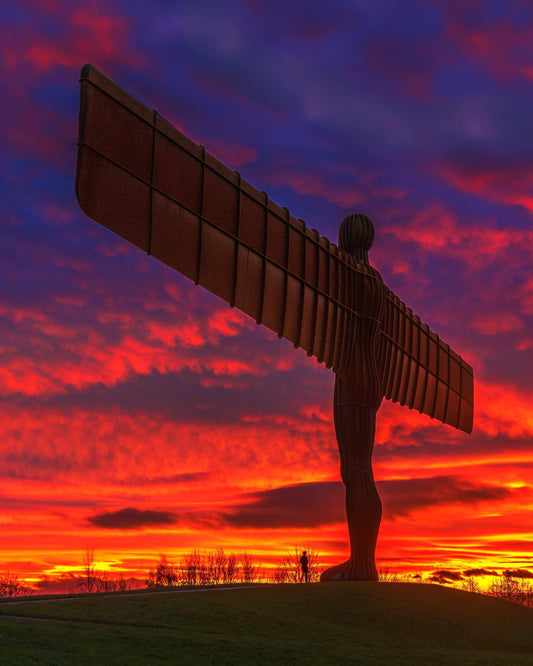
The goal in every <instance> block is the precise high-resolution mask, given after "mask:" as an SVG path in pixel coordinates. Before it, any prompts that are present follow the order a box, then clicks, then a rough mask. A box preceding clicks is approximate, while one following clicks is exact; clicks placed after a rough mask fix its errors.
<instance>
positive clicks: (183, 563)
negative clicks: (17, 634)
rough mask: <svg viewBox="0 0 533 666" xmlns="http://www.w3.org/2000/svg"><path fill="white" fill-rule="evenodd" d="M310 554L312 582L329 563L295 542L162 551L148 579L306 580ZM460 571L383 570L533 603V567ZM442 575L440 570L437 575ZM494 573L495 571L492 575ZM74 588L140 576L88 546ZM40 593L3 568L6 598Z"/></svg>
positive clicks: (97, 587)
mask: <svg viewBox="0 0 533 666" xmlns="http://www.w3.org/2000/svg"><path fill="white" fill-rule="evenodd" d="M304 550H305V551H306V553H307V558H308V576H307V579H308V582H310V583H317V582H319V581H320V574H321V572H322V570H323V569H324V567H323V566H322V565H321V564H320V556H319V554H318V552H317V551H316V550H315V549H314V548H312V547H311V546H309V545H308V546H306V548H301V547H299V546H295V547H294V549H293V550H292V551H291V552H287V553H286V554H285V555H284V556H282V557H281V558H280V559H279V561H278V562H277V564H276V565H275V566H274V567H272V566H269V567H263V566H262V565H261V564H259V563H258V562H257V561H256V559H255V557H254V555H253V554H252V553H249V552H244V553H226V552H225V551H224V550H223V549H222V548H219V549H218V550H213V551H209V550H208V551H201V550H197V549H194V550H191V551H189V552H187V553H185V554H184V555H182V556H181V558H180V559H179V561H177V562H176V563H174V562H171V561H170V560H169V558H168V557H167V556H166V555H164V554H161V555H160V556H159V560H158V561H157V563H156V564H155V565H154V566H153V567H152V568H151V569H149V571H148V572H147V575H146V579H145V580H144V581H143V582H144V585H145V586H146V587H148V588H152V589H154V588H155V589H157V588H174V587H180V586H187V587H197V586H203V585H231V584H234V583H242V584H250V583H258V582H262V583H274V584H276V583H278V584H279V583H303V582H305V579H304V576H303V573H302V569H301V564H300V558H301V556H302V553H303V551H304ZM465 573H467V574H468V576H467V577H466V578H465V577H463V576H462V575H461V574H460V573H457V572H455V573H454V572H449V571H440V572H433V573H432V574H428V575H427V576H426V577H423V576H421V575H419V574H415V575H407V574H396V573H390V572H389V571H387V570H385V571H383V570H382V571H381V572H380V581H381V582H384V583H396V582H414V581H416V582H418V583H433V584H435V583H436V584H441V585H443V584H454V585H455V586H456V587H460V588H461V589H463V590H465V591H467V592H473V593H477V594H486V595H489V596H493V597H498V598H501V599H506V600H507V601H512V602H514V603H518V604H522V605H524V606H529V607H533V582H532V578H533V574H531V572H529V571H527V570H517V571H511V570H505V571H503V572H502V573H500V574H499V573H497V572H496V571H491V572H487V571H486V570H484V569H479V570H477V569H473V570H470V571H468V572H465ZM436 574H438V575H436ZM489 574H490V575H489ZM486 578H489V579H490V580H491V582H490V584H489V585H488V586H484V587H482V585H481V584H480V582H479V580H480V579H486ZM64 580H65V583H66V587H67V588H68V591H69V593H72V594H74V593H78V594H79V593H89V594H90V593H96V592H121V591H125V590H129V589H131V588H132V580H133V582H134V583H136V584H134V585H133V587H138V585H139V581H138V580H135V579H130V580H127V579H126V578H125V577H124V575H123V574H120V575H119V576H118V577H116V576H115V577H113V576H112V575H111V574H110V573H109V572H108V571H103V570H101V569H99V568H98V567H97V565H96V562H95V555H94V550H93V549H90V548H88V549H87V550H86V551H85V553H84V555H83V560H82V566H81V567H80V568H79V569H78V570H77V571H76V572H71V573H67V574H65V575H64ZM33 593H34V590H33V589H32V587H30V586H29V585H28V584H27V583H26V582H25V581H24V580H23V579H21V577H20V576H18V575H17V574H13V573H10V572H4V573H0V597H4V598H5V597H20V596H28V595H31V594H33Z"/></svg>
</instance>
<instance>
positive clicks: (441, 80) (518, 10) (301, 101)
mask: <svg viewBox="0 0 533 666" xmlns="http://www.w3.org/2000/svg"><path fill="white" fill-rule="evenodd" d="M0 26H1V27H0V31H1V39H0V52H1V56H2V66H1V68H0V77H1V84H2V90H3V93H2V102H1V106H0V113H1V116H0V118H1V122H0V132H1V136H0V170H1V171H0V173H1V178H0V188H1V201H2V207H1V212H0V216H1V220H2V223H1V239H2V242H1V244H0V253H1V255H2V258H1V262H0V282H1V285H2V288H1V290H0V413H1V418H0V461H1V464H0V474H1V484H0V522H1V524H2V529H1V532H0V571H11V572H17V573H19V574H20V575H22V576H23V577H26V578H27V579H28V580H30V581H33V582H34V583H36V584H37V581H39V580H41V579H43V580H44V582H40V583H39V585H40V589H43V590H44V589H52V588H53V585H54V581H57V580H59V579H60V577H61V576H62V575H63V574H64V573H65V572H67V571H71V570H72V569H73V568H75V567H76V566H78V565H80V564H81V561H82V554H83V553H84V551H85V549H86V548H91V549H94V550H95V558H96V560H97V562H99V563H100V566H102V567H103V568H106V569H108V570H109V571H111V572H115V573H116V572H119V571H124V572H126V573H127V574H131V575H136V576H138V577H141V578H142V576H143V571H146V570H147V569H148V568H149V567H150V566H152V565H153V563H154V562H155V561H157V559H158V557H159V554H160V553H165V554H166V555H167V556H168V557H169V558H170V559H174V560H177V559H179V557H180V555H181V554H182V553H184V552H187V551H190V550H191V549H193V548H198V549H201V550H213V549H216V548H224V549H225V550H226V551H227V552H243V551H248V552H251V553H254V556H255V558H256V561H257V562H258V563H260V564H263V565H264V566H274V565H275V564H276V562H277V561H279V559H280V557H281V556H283V554H284V553H286V552H287V551H290V550H292V549H293V548H294V546H298V547H306V546H311V547H312V548H313V549H315V550H317V551H318V553H319V559H320V561H321V562H322V563H324V564H334V563H338V562H340V561H343V560H344V559H345V558H346V557H347V555H348V553H349V547H348V535H347V528H346V524H345V515H344V497H343V493H344V490H343V486H342V484H341V482H340V472H339V456H338V450H337V446H336V440H335V434H334V428H333V414H332V411H333V410H332V399H333V382H334V375H333V373H332V372H331V371H330V370H328V369H326V368H325V367H324V366H321V365H319V364H318V363H317V362H316V361H315V360H314V359H313V358H308V357H307V356H306V354H305V352H303V351H302V350H295V349H294V348H293V346H292V344H290V343H289V342H287V341H284V340H281V339H278V338H277V337H276V336H275V335H274V334H273V333H271V332H269V331H268V330H266V329H264V328H262V327H258V326H256V324H255V323H254V322H253V321H252V320H251V319H250V318H249V317H247V316H246V315H243V314H241V313H239V312H238V311H237V310H234V309H230V308H228V307H227V305H226V304H225V303H224V302H223V301H221V300H218V299H217V298H216V297H214V296H212V295H211V294H209V293H207V292H205V291H204V290H202V289H201V288H200V287H195V286H194V285H193V284H192V283H191V282H190V281H189V280H187V279H186V278H184V277H182V276H180V275H179V274H177V273H176V272H174V271H172V270H171V269H170V268H168V267H166V266H164V265H163V264H161V263H159V262H157V261H156V260H155V259H153V258H151V257H147V256H145V255H144V254H143V253H142V252H141V251H140V250H138V249H136V248H135V247H133V246H131V245H128V244H127V243H126V242H125V241H123V240H121V239H120V238H118V237H117V236H115V235H114V234H112V233H111V232H110V231H108V230H106V229H104V228H103V227H101V226H100V225H98V224H97V223H96V222H94V221H92V220H90V219H89V218H87V217H86V216H85V215H84V214H83V213H82V212H81V210H80V209H79V207H78V205H77V202H76V199H75V194H74V177H75V164H76V150H77V148H76V141H77V110H78V96H79V87H78V80H79V72H80V69H81V67H82V65H83V64H85V63H91V64H93V65H94V66H96V67H97V68H99V69H100V70H102V71H103V72H104V73H105V74H106V75H107V76H109V77H110V78H112V79H113V80H115V81H117V82H118V83H120V85H122V86H123V87H125V88H126V89H127V90H128V91H129V92H131V93H132V94H134V95H135V96H137V97H138V98H139V99H140V100H141V101H142V102H143V103H145V104H147V105H148V106H150V107H153V108H155V109H157V111H158V112H159V113H160V114H161V115H162V116H163V117H165V118H166V119H167V120H168V121H170V122H171V123H172V124H174V125H175V126H176V127H178V128H179V129H180V130H181V131H182V132H184V133H185V134H187V135H188V136H190V137H191V138H192V139H194V140H195V141H196V142H198V143H200V144H202V145H204V146H205V147H206V149H207V150H208V151H209V152H211V153H212V154H214V155H215V156H216V157H217V158H218V159H220V160H221V161H223V162H225V163H226V164H228V165H229V166H230V167H231V168H233V169H236V170H238V171H239V172H240V173H241V175H242V176H243V178H245V179H246V180H247V181H249V182H250V183H252V184H253V185H254V186H255V187H257V188H258V189H260V190H265V191H266V192H267V193H268V195H269V197H270V198H271V199H273V200H274V201H275V202H276V203H278V204H279V205H283V206H287V207H288V208H289V209H290V211H291V213H292V214H293V215H294V216H295V217H299V218H302V219H304V220H305V222H306V224H307V226H308V227H311V228H314V229H317V230H318V231H319V232H320V234H321V235H324V236H327V237H328V238H329V239H330V240H332V241H334V242H336V240H337V230H338V227H339V224H340V222H341V220H342V219H343V218H344V217H345V216H346V215H348V214H350V213H354V212H360V213H364V214H366V215H368V216H369V217H370V218H372V220H373V221H374V225H375V228H376V241H375V244H374V248H373V249H372V251H371V253H370V260H371V262H372V263H373V265H374V266H375V267H376V268H377V269H378V270H379V271H380V272H381V274H382V276H383V278H384V280H385V282H386V284H387V285H388V286H389V287H390V288H391V289H393V290H394V291H395V292H396V293H397V294H398V296H399V297H400V298H401V299H402V300H403V301H404V302H406V303H407V304H408V305H409V307H411V308H412V309H413V310H414V312H415V313H416V314H418V315H419V316H420V317H421V319H422V320H423V321H424V322H426V323H428V324H429V325H430V327H431V328H432V330H434V331H435V332H437V333H438V334H439V336H440V337H441V338H442V339H443V340H445V341H446V342H447V343H448V344H449V345H450V346H451V347H452V348H453V349H454V350H455V351H456V352H458V353H459V354H460V355H461V356H462V357H463V358H464V359H465V360H466V361H467V362H468V363H470V364H471V365H472V366H473V368H474V374H475V415H474V430H473V432H472V434H471V435H467V434H465V433H462V432H459V431H456V430H454V429H453V428H451V427H449V426H444V425H442V424H441V423H440V422H438V421H432V420H431V419H429V418H428V417H426V416H423V415H420V414H418V413H417V412H414V411H411V410H409V409H407V408H406V407H400V406H399V405H395V404H392V403H390V402H386V403H384V404H383V406H382V407H381V409H380V411H379V414H378V424H377V433H376V442H375V449H374V457H373V466H374V474H375V478H376V481H377V486H378V489H379V492H380V495H381V498H382V502H383V507H384V514H383V521H382V525H381V530H380V536H379V540H378V547H377V564H378V568H381V569H384V570H387V569H388V570H389V571H400V572H407V573H408V574H409V575H416V574H418V575H426V576H436V577H437V578H438V577H440V578H441V579H442V580H452V579H463V580H466V579H468V577H469V576H471V575H473V573H472V572H480V571H485V572H501V571H503V570H511V571H515V572H518V574H519V575H522V576H523V577H526V576H531V577H533V558H532V546H531V543H532V537H533V451H532V445H531V443H532V435H533V406H532V405H533V387H532V381H533V380H532V377H533V327H532V324H533V277H532V272H531V266H532V259H533V226H532V216H533V149H532V148H533V146H532V143H533V6H532V5H531V3H530V2H529V0H495V1H489V0H487V1H482V0H446V1H445V0H399V1H395V2H393V1H386V0H374V1H372V2H369V1H367V0H330V1H329V2H328V3H326V4H324V3H308V2H303V1H302V0H295V1H291V0H285V1H284V2H280V1H279V0H268V1H266V0H246V1H245V0H226V1H225V2H223V3H222V2H218V1H217V0H196V1H180V0H176V1H174V2H170V1H169V0H152V1H151V2H139V1H131V0H128V1H127V2H126V0H105V2H104V1H103V0H102V1H100V0H84V2H83V3H81V2H72V1H70V0H68V1H67V0H17V2H13V1H12V0H3V1H2V2H0ZM132 140H134V138H132Z"/></svg>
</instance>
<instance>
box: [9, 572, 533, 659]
mask: <svg viewBox="0 0 533 666" xmlns="http://www.w3.org/2000/svg"><path fill="white" fill-rule="evenodd" d="M15 616H16V617H15ZM37 618H39V619H37ZM0 663H2V664H69V665H70V664H110V665H112V664H128V665H131V664H150V665H152V664H160V663H171V664H202V665H203V664H269V665H270V664H291V663H292V664H409V665H412V664H446V665H448V664H469V665H470V664H505V665H506V666H508V665H510V664H533V610H531V609H528V608H524V607H521V606H516V605H514V604H511V603H508V602H505V601H501V600H498V599H492V598H489V597H485V596H481V595H475V594H470V593H467V592H460V591H457V590H450V589H446V588H443V587H438V586H435V585H419V584H403V583H392V584H384V583H381V584H379V583H326V584H319V585H277V586H276V585H270V586H255V587H250V588H247V589H242V588H240V589H229V590H222V589H210V590H205V589H204V590H201V591H191V592H181V593H180V592H176V593H168V592H167V593H161V594H155V595H154V594H150V595H149V594H143V593H137V594H130V595H127V596H113V595H107V596H98V597H97V596H85V597H81V598H71V599H67V600H38V599H37V598H35V599H32V600H31V601H30V602H28V603H26V602H25V603H18V604H16V603H13V602H10V601H5V602H3V603H0Z"/></svg>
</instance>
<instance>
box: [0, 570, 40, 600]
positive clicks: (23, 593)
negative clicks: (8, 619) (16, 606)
mask: <svg viewBox="0 0 533 666" xmlns="http://www.w3.org/2000/svg"><path fill="white" fill-rule="evenodd" d="M32 593H33V590H31V589H30V588H29V587H27V585H24V583H23V582H22V581H21V580H20V578H19V576H18V575H17V574H13V573H10V572H9V571H6V572H5V573H2V574H0V597H28V596H30V595H31V594H32Z"/></svg>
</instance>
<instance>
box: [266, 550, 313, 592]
mask: <svg viewBox="0 0 533 666" xmlns="http://www.w3.org/2000/svg"><path fill="white" fill-rule="evenodd" d="M304 550H305V551H306V552H307V559H308V565H307V566H308V580H309V582H310V583H317V582H318V581H319V580H320V574H321V573H322V567H321V566H320V565H319V561H318V560H319V556H318V551H316V550H315V549H314V548H313V547H311V546H307V547H306V548H300V547H299V546H294V551H293V552H292V553H290V552H289V553H287V554H286V555H284V556H283V557H282V559H281V560H280V561H279V563H278V566H277V567H276V569H275V570H274V573H273V574H272V581H273V582H274V583H301V582H303V579H302V568H301V565H300V558H301V556H302V553H303V551H304Z"/></svg>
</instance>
